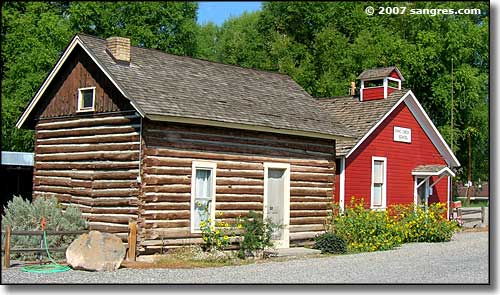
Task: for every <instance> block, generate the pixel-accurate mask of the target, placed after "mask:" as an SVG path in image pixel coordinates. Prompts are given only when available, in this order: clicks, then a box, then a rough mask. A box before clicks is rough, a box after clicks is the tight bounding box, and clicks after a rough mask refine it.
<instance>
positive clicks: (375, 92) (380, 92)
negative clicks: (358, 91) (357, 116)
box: [363, 86, 384, 101]
mask: <svg viewBox="0 0 500 295" xmlns="http://www.w3.org/2000/svg"><path fill="white" fill-rule="evenodd" d="M382 98H384V87H383V86H380V87H373V88H364V89H363V101H365V100H366V101H368V100H375V99H382Z"/></svg>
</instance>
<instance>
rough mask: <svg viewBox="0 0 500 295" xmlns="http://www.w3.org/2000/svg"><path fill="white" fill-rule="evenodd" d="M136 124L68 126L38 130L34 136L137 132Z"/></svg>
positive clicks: (52, 136)
mask: <svg viewBox="0 0 500 295" xmlns="http://www.w3.org/2000/svg"><path fill="white" fill-rule="evenodd" d="M138 130H139V126H138V125H131V126H113V125H110V126H102V125H101V126H98V127H82V128H68V129H55V130H38V131H37V132H36V138H39V139H44V138H57V137H71V136H86V135H102V134H119V133H122V134H123V133H130V132H137V131H138Z"/></svg>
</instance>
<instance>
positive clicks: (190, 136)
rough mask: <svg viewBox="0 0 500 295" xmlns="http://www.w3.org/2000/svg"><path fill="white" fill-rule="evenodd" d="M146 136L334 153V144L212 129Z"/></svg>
mask: <svg viewBox="0 0 500 295" xmlns="http://www.w3.org/2000/svg"><path fill="white" fill-rule="evenodd" d="M144 136H145V137H146V138H148V139H149V138H162V139H163V140H165V141H175V140H190V141H195V142H204V141H211V142H227V143H232V144H238V145H244V146H270V147H274V148H287V149H292V150H304V151H311V152H323V153H333V150H334V144H333V142H330V144H328V145H326V144H324V145H320V144H313V143H310V142H304V141H303V140H302V141H299V140H296V141H290V140H284V139H283V138H269V137H262V135H260V134H254V135H253V136H248V135H246V136H242V134H238V135H230V134H228V132H227V131H224V132H222V131H218V132H217V131H216V132H213V131H212V130H211V129H206V130H204V132H201V130H200V132H192V131H191V129H190V130H186V129H184V130H166V129H165V128H161V127H160V128H152V129H151V128H147V129H146V130H145V134H144Z"/></svg>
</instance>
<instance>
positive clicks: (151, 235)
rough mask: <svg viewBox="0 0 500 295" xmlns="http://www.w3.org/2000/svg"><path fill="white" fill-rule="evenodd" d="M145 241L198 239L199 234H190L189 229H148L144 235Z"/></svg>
mask: <svg viewBox="0 0 500 295" xmlns="http://www.w3.org/2000/svg"><path fill="white" fill-rule="evenodd" d="M143 237H144V238H145V239H151V240H157V239H159V238H163V239H176V238H198V237H201V233H191V229H190V228H175V229H148V230H146V232H145V233H144V235H143Z"/></svg>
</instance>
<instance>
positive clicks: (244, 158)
mask: <svg viewBox="0 0 500 295" xmlns="http://www.w3.org/2000/svg"><path fill="white" fill-rule="evenodd" d="M144 151H145V154H147V155H148V156H164V157H179V158H191V159H203V160H219V161H240V162H258V163H263V162H276V163H290V164H291V165H303V166H317V167H327V168H332V167H335V166H334V165H335V161H333V160H318V159H301V158H290V157H264V156H252V155H246V154H242V155H233V154H221V153H213V152H205V151H203V152H201V151H186V150H179V149H172V148H164V147H162V148H155V147H153V148H151V147H150V145H148V146H147V147H146V148H145V149H144Z"/></svg>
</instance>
